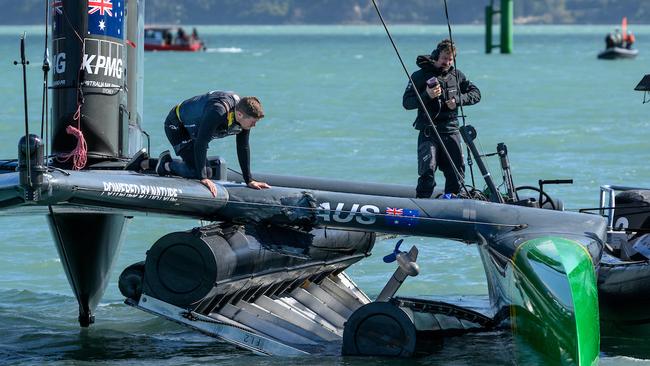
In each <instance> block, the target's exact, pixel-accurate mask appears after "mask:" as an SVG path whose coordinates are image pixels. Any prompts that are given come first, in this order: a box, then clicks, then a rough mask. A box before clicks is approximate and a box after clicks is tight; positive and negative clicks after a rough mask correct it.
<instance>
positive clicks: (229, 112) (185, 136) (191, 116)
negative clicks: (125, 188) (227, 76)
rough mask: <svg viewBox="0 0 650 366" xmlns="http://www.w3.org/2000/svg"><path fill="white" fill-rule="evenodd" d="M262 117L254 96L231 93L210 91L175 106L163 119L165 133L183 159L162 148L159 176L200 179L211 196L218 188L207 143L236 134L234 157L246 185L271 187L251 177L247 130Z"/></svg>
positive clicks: (261, 187) (261, 111) (159, 160)
mask: <svg viewBox="0 0 650 366" xmlns="http://www.w3.org/2000/svg"><path fill="white" fill-rule="evenodd" d="M262 118H264V111H263V110H262V104H261V103H260V101H259V99H257V98H256V97H242V98H240V97H239V96H238V95H237V94H235V93H232V92H224V91H211V92H208V93H206V94H203V95H197V96H195V97H192V98H190V99H187V100H185V101H183V102H181V103H180V104H178V105H176V106H175V107H174V108H172V110H171V111H170V112H169V115H168V116H167V119H165V134H166V135H167V139H168V140H169V142H171V144H172V146H173V147H174V152H175V153H176V155H177V156H180V157H181V159H182V161H178V160H175V159H172V157H171V154H170V153H169V150H167V151H164V152H163V153H162V154H161V155H160V157H159V159H158V165H157V166H156V172H157V173H158V174H159V175H180V176H182V177H185V178H193V179H200V180H201V183H203V184H204V185H205V186H206V187H208V188H209V189H210V192H211V193H212V195H213V196H215V195H216V193H217V188H216V186H215V185H214V183H213V182H212V180H210V178H211V176H212V172H211V169H210V167H209V166H208V161H207V151H208V144H209V143H210V141H212V140H213V139H218V138H223V137H226V136H230V135H237V158H238V160H239V166H240V168H241V172H242V176H243V177H244V181H245V182H246V184H247V185H248V186H249V187H251V188H254V189H264V188H270V186H269V185H268V184H266V183H264V182H256V181H254V180H253V178H252V176H251V170H250V148H249V145H248V138H249V135H250V130H251V129H252V128H253V127H255V124H256V123H257V122H258V121H259V120H260V119H262Z"/></svg>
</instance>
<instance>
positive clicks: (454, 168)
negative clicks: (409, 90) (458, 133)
mask: <svg viewBox="0 0 650 366" xmlns="http://www.w3.org/2000/svg"><path fill="white" fill-rule="evenodd" d="M372 4H373V5H374V7H375V11H376V12H377V15H378V16H379V20H380V21H381V24H382V25H383V26H384V30H385V31H386V35H387V36H388V39H389V40H390V43H391V44H392V45H393V49H394V50H395V53H396V54H397V58H398V59H399V62H400V64H401V65H402V68H403V69H404V72H405V73H406V76H407V77H408V79H409V83H411V86H412V87H413V88H414V89H415V83H414V82H413V78H411V74H409V71H408V69H407V68H406V65H405V64H404V60H402V56H401V55H400V53H399V50H398V49H397V45H396V44H395V41H393V36H391V34H390V31H389V30H388V26H387V25H386V22H385V21H384V17H383V16H382V15H381V11H380V10H379V6H377V2H376V0H372ZM414 94H415V96H416V97H417V100H418V103H420V107H421V108H422V110H423V111H424V115H425V116H426V117H427V120H428V121H429V124H430V125H431V129H432V130H433V133H434V135H435V136H436V139H437V141H438V143H439V144H440V147H442V151H444V152H445V156H446V157H447V160H448V161H449V163H450V164H449V165H450V166H451V167H452V168H453V170H454V174H455V175H456V180H457V181H458V183H460V186H461V187H463V190H465V193H466V194H467V195H468V196H469V195H470V193H469V191H468V189H467V187H466V186H465V182H464V179H463V178H464V176H463V175H461V174H460V171H459V170H458V167H456V164H454V161H453V160H452V159H451V155H450V154H449V150H447V147H446V146H445V144H444V143H443V141H442V137H440V134H439V133H438V130H436V126H435V124H434V123H433V119H432V118H431V115H430V114H429V111H427V108H426V106H425V104H424V101H423V100H422V97H421V96H420V93H419V92H418V91H417V89H416V90H415V93H414Z"/></svg>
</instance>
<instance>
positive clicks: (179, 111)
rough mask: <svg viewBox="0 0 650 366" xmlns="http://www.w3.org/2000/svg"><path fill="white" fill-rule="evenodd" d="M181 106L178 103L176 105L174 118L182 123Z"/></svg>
mask: <svg viewBox="0 0 650 366" xmlns="http://www.w3.org/2000/svg"><path fill="white" fill-rule="evenodd" d="M181 104H183V103H178V104H177V105H176V118H178V122H180V123H183V121H182V120H181Z"/></svg>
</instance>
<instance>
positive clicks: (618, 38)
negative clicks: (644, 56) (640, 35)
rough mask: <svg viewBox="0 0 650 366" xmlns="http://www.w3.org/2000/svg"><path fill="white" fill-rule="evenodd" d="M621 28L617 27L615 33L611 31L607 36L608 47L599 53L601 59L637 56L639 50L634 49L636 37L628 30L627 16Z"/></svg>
mask: <svg viewBox="0 0 650 366" xmlns="http://www.w3.org/2000/svg"><path fill="white" fill-rule="evenodd" d="M621 29H622V31H621V32H619V30H618V29H616V32H615V33H609V34H608V35H607V36H606V37H605V44H606V47H607V48H605V50H604V51H602V52H600V53H599V54H598V58H599V59H601V60H615V59H619V58H635V57H636V55H637V54H638V53H639V50H636V49H633V48H632V45H634V42H635V38H634V34H632V32H628V31H627V17H623V20H622V21H621Z"/></svg>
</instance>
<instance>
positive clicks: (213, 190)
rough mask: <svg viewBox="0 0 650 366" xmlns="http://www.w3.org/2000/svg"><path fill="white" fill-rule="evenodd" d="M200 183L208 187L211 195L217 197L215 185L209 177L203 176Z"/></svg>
mask: <svg viewBox="0 0 650 366" xmlns="http://www.w3.org/2000/svg"><path fill="white" fill-rule="evenodd" d="M201 184H203V185H204V186H206V187H208V189H209V190H210V193H212V197H217V186H215V185H214V182H213V181H211V180H210V179H207V178H204V179H201Z"/></svg>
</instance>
